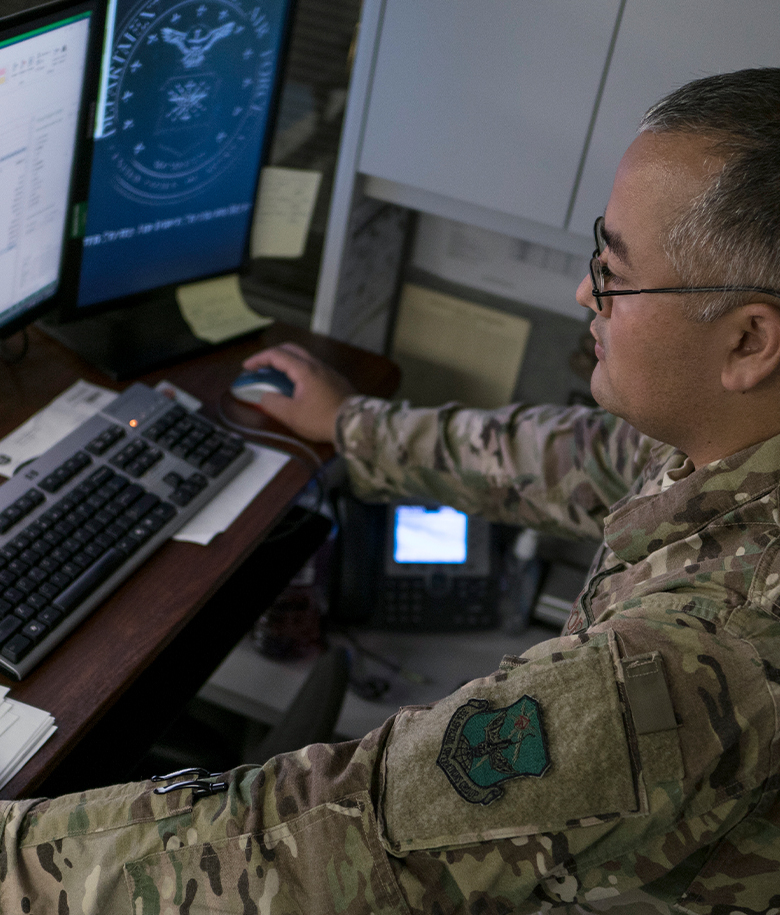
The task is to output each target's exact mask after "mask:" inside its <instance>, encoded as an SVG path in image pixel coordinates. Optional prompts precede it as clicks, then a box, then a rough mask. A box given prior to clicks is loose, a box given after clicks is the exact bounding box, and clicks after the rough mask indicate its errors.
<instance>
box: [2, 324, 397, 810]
mask: <svg viewBox="0 0 780 915" xmlns="http://www.w3.org/2000/svg"><path fill="white" fill-rule="evenodd" d="M30 337H31V339H30V349H29V352H28V354H27V356H26V357H25V358H24V359H23V360H22V361H21V362H20V363H18V364H17V365H9V366H5V365H0V436H3V435H6V434H7V433H8V432H10V431H11V430H12V429H14V428H16V427H17V426H18V425H20V424H21V423H22V422H24V421H25V420H26V419H28V418H29V417H30V416H31V415H32V414H33V413H34V412H36V411H37V410H39V409H41V408H42V407H43V406H45V405H46V404H47V403H48V402H49V401H50V400H52V399H53V398H54V397H56V396H57V395H58V394H59V393H61V392H62V391H63V390H64V389H65V388H66V387H68V386H69V385H70V384H72V383H73V382H74V381H76V380H77V379H79V378H84V379H86V380H87V381H91V382H94V383H96V384H101V385H104V386H107V387H122V386H117V385H114V384H112V383H111V382H110V381H108V380H107V379H106V377H105V376H104V375H102V374H100V373H99V372H97V371H96V370H95V369H92V368H91V367H90V366H89V365H87V364H86V363H85V362H83V361H82V360H81V359H79V358H78V357H77V356H75V355H74V354H73V353H71V352H69V351H68V350H66V349H65V348H64V347H62V346H61V345H60V344H59V343H56V342H55V341H53V340H52V339H51V338H49V337H47V336H46V335H44V334H43V333H41V332H40V331H39V330H37V329H31V333H30ZM284 340H295V341H297V342H299V343H301V344H302V345H304V346H307V347H308V348H309V349H311V350H312V351H314V352H316V353H317V354H318V355H320V356H321V357H322V358H324V359H326V360H327V361H328V362H330V363H331V364H332V365H334V366H336V367H337V368H338V369H339V370H340V371H342V372H343V373H344V374H345V375H346V376H347V377H349V378H350V380H351V381H352V382H353V384H354V385H355V386H356V387H357V388H358V389H359V390H361V391H363V392H366V393H372V394H377V395H380V396H386V395H389V394H391V393H392V392H393V391H394V389H395V387H396V386H397V383H398V378H399V375H398V370H397V368H396V367H395V366H394V365H393V363H391V362H390V361H389V360H387V359H385V358H383V357H380V356H376V355H374V354H371V353H367V352H365V351H362V350H358V349H355V348H354V347H350V346H347V345H346V344H340V343H338V342H336V341H333V340H329V339H328V338H325V337H321V336H317V335H314V334H311V333H308V332H307V331H303V330H300V329H298V328H293V327H290V326H286V325H282V324H275V325H273V326H272V327H270V328H268V329H267V330H265V331H263V332H262V333H260V334H258V335H257V336H256V337H254V338H252V339H251V340H249V341H242V342H241V343H238V344H235V345H232V346H229V347H227V348H224V349H220V350H218V351H215V352H213V353H210V354H208V355H206V356H200V357H198V358H196V359H193V360H190V361H189V362H184V363H181V364H179V365H176V366H173V367H170V368H168V369H163V370H160V371H157V372H154V373H152V374H150V375H147V376H144V377H143V378H141V379H139V380H141V381H144V382H146V383H147V384H149V385H155V384H156V383H157V382H158V381H160V380H162V379H167V380H169V381H171V382H173V383H175V384H176V385H178V386H179V387H181V388H182V389H183V390H185V391H188V392H189V393H191V394H193V395H194V396H196V397H197V398H198V399H199V400H201V401H202V402H203V404H204V408H203V412H204V413H205V414H206V415H208V416H210V417H211V418H216V416H217V405H218V403H219V399H220V397H221V396H222V395H223V394H224V392H225V391H226V389H227V387H228V385H229V384H230V382H231V381H232V379H233V378H234V377H235V376H236V375H237V374H238V372H239V370H240V366H241V362H242V361H243V359H245V358H246V357H247V356H249V355H251V354H252V353H254V352H256V351H257V350H258V349H261V348H263V347H265V346H270V345H273V344H276V343H280V342H282V341H284ZM264 422H267V428H268V429H269V430H270V431H279V429H280V427H279V426H277V425H276V424H275V423H273V422H272V421H271V420H264ZM282 431H283V430H282ZM318 451H319V453H320V454H321V456H322V457H323V458H327V457H328V456H329V455H330V454H332V449H329V448H326V447H319V448H318ZM310 476H311V474H310V470H309V469H308V468H307V467H306V465H305V464H304V463H302V462H300V461H290V462H288V463H287V465H286V466H285V467H284V468H283V469H282V471H281V472H280V473H279V474H278V475H277V476H276V477H275V478H274V479H273V480H272V481H271V482H270V483H269V484H268V486H267V487H266V488H265V489H264V490H263V491H262V492H261V493H260V495H259V496H258V497H257V498H256V499H255V500H254V501H253V502H252V504H251V505H250V506H249V507H248V508H247V509H246V510H245V511H244V512H243V513H242V514H241V516H240V517H239V518H238V519H237V520H236V521H235V522H234V523H233V524H232V525H231V527H230V528H229V529H228V530H227V531H225V532H224V533H222V534H220V535H219V536H218V537H217V538H215V540H214V541H213V542H212V543H211V544H209V545H208V546H207V547H202V546H198V545H195V544H190V543H179V542H174V541H169V542H168V543H167V544H166V545H165V546H164V547H163V548H162V549H160V550H159V551H158V552H157V553H155V554H154V555H153V556H152V557H151V559H150V560H149V561H148V562H147V563H146V564H145V565H144V566H143V567H142V568H141V569H139V570H138V571H136V572H135V573H134V574H133V575H132V576H131V577H130V578H129V579H128V580H127V581H126V582H125V583H124V584H123V585H122V586H121V587H120V588H119V589H118V590H117V591H116V592H114V594H113V595H112V596H111V597H110V598H109V599H108V600H107V601H106V602H105V603H104V604H103V605H102V606H101V607H99V608H98V609H97V610H96V611H95V613H94V614H92V616H91V617H89V618H88V619H87V620H86V621H85V622H84V623H83V624H82V625H81V626H79V627H78V629H76V630H75V631H74V632H73V633H72V634H71V635H70V636H69V637H68V638H67V639H65V641H64V642H62V643H61V644H60V645H59V646H58V647H57V648H56V649H55V650H54V651H53V652H52V653H51V654H50V655H49V656H48V657H47V658H46V659H45V660H44V662H43V663H42V664H41V665H40V666H39V667H38V668H37V669H36V670H34V671H33V672H32V673H31V674H30V675H29V676H28V677H27V678H25V680H23V681H22V682H21V683H12V682H11V681H8V680H6V679H5V678H4V677H3V676H2V675H0V683H3V684H5V685H10V686H11V688H12V692H11V695H12V696H13V698H15V699H18V700H20V701H22V702H27V703H29V704H30V705H34V706H37V707H39V708H43V709H45V710H46V711H48V712H50V713H51V714H53V715H54V717H55V719H56V723H57V726H58V730H57V733H56V734H55V735H54V736H53V737H52V738H51V739H50V740H49V741H48V742H47V743H46V744H45V745H44V747H43V748H42V749H41V750H40V751H39V752H38V753H37V754H36V755H35V756H34V757H33V759H32V760H30V762H29V763H28V764H27V765H26V766H25V767H24V768H23V769H22V770H21V771H20V772H19V773H18V774H17V775H16V776H15V777H14V779H13V780H12V781H11V782H9V784H8V785H6V787H5V788H4V789H3V790H2V796H3V797H4V798H10V797H30V796H38V795H43V794H47V795H50V794H55V793H61V792H62V791H72V790H81V789H82V788H86V787H90V786H92V785H97V784H107V783H111V782H115V781H117V780H122V779H124V778H126V777H127V776H126V775H125V773H126V772H129V771H131V769H132V764H133V762H134V761H135V760H136V759H137V758H138V757H140V755H141V753H142V752H143V750H144V749H145V748H146V746H147V745H148V743H149V742H151V740H152V739H154V737H155V736H157V734H158V733H159V731H160V730H161V729H162V727H163V726H164V725H165V724H166V723H167V722H168V720H169V719H170V717H171V715H172V714H173V713H175V711H176V710H177V709H178V708H180V707H181V705H183V703H184V702H186V701H187V699H188V698H189V697H190V696H192V695H194V693H195V692H196V691H197V689H198V687H199V686H200V685H201V684H202V682H203V681H204V680H205V679H206V677H207V676H208V675H209V674H210V673H211V671H212V670H213V669H214V668H215V667H216V666H217V665H218V664H219V662H220V661H221V660H222V658H223V657H224V656H225V655H226V654H227V652H228V651H229V650H230V648H231V647H232V646H233V645H234V644H235V643H236V642H237V641H238V640H239V639H240V638H241V636H242V635H243V634H244V632H246V631H247V629H248V628H249V627H250V626H251V625H252V623H253V622H254V621H255V620H256V619H257V617H258V616H259V615H260V613H261V612H262V610H263V608H264V606H266V605H267V603H268V601H270V600H271V599H273V597H274V596H275V595H276V594H277V593H278V592H279V591H280V590H281V589H282V588H283V587H284V585H285V584H286V582H287V581H288V580H289V577H290V575H292V574H293V573H294V572H295V571H296V569H297V568H298V567H299V565H300V564H302V562H303V561H305V559H306V558H307V556H308V555H309V553H310V552H311V551H312V550H313V549H314V548H316V546H317V545H318V543H319V542H320V541H321V539H322V536H323V530H322V527H321V526H320V527H319V529H317V524H316V522H315V523H314V527H312V526H311V525H308V524H304V525H303V526H302V527H301V528H300V529H299V530H298V531H297V532H296V535H295V536H294V537H293V538H292V539H289V540H285V541H276V542H274V543H273V544H270V543H269V544H263V540H264V538H265V536H266V535H267V534H268V532H269V530H271V528H272V527H273V526H274V525H275V524H276V523H277V522H278V521H279V520H280V519H281V518H282V517H283V516H284V515H285V513H286V512H287V511H288V509H289V507H290V504H291V502H293V500H294V499H295V498H296V496H297V495H298V494H299V492H300V491H301V490H302V489H303V488H304V487H305V486H306V485H307V483H308V482H309V480H310Z"/></svg>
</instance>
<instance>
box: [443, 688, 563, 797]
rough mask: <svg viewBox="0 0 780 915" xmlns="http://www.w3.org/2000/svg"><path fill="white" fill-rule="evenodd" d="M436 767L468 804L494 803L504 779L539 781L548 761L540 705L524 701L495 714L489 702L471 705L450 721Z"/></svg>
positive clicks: (478, 700)
mask: <svg viewBox="0 0 780 915" xmlns="http://www.w3.org/2000/svg"><path fill="white" fill-rule="evenodd" d="M437 763H438V765H439V767H440V768H441V769H442V770H443V772H444V774H445V775H446V776H447V778H448V779H449V781H450V784H451V785H452V787H453V788H454V789H455V790H456V791H457V792H458V794H459V795H460V796H461V797H462V798H464V799H465V800H467V801H469V803H471V804H483V805H487V804H492V803H493V801H496V800H498V799H499V798H500V797H501V796H502V795H503V794H504V789H503V788H502V787H500V785H499V783H500V782H503V781H505V780H506V779H508V778H519V777H520V776H533V777H536V778H539V777H541V776H542V775H544V774H545V772H546V771H547V770H548V769H549V767H550V757H549V754H548V752H547V738H546V736H545V733H544V728H543V727H542V713H541V709H540V708H539V703H538V702H537V701H536V699H533V698H532V697H531V696H523V697H522V698H521V699H518V700H517V702H515V703H513V704H512V705H509V706H507V707H506V708H499V709H494V708H491V707H490V702H488V700H487V699H470V700H469V701H468V702H467V703H466V704H465V705H461V707H460V708H459V709H458V710H457V711H456V712H455V714H454V715H453V716H452V718H451V719H450V722H449V724H448V725H447V730H446V731H445V732H444V741H443V742H442V746H441V752H440V753H439V758H438V759H437Z"/></svg>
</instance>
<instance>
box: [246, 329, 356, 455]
mask: <svg viewBox="0 0 780 915" xmlns="http://www.w3.org/2000/svg"><path fill="white" fill-rule="evenodd" d="M263 365H270V366H273V368H275V369H279V370H280V371H282V372H284V373H285V374H286V375H287V377H288V378H289V379H290V381H292V383H293V384H294V385H295V391H294V393H293V396H292V397H285V396H284V395H283V394H277V393H275V392H271V391H269V392H268V393H264V394H263V402H262V409H263V410H264V411H265V412H266V413H268V415H269V416H273V418H274V419H278V420H279V422H282V423H284V424H285V426H288V427H289V428H290V429H292V430H293V432H295V433H297V434H298V435H300V436H302V437H303V438H307V439H309V440H310V441H314V442H333V441H334V439H335V435H336V415H337V413H338V411H339V408H340V407H341V405H342V403H343V402H344V401H345V400H346V399H347V398H348V397H351V396H352V395H353V394H355V393H357V392H356V391H355V389H354V388H353V387H352V385H351V384H350V383H349V382H348V381H347V379H346V378H344V377H343V376H342V375H340V374H339V373H338V372H337V371H335V369H332V368H330V366H328V365H326V364H325V363H324V362H321V361H320V360H319V359H317V358H316V357H314V356H312V355H311V354H310V353H308V352H307V351H306V350H305V349H303V347H301V346H297V345H296V344H295V343H283V344H281V346H275V347H272V348H271V349H266V350H262V352H259V353H255V355H254V356H250V357H249V359H247V360H246V362H245V363H244V368H245V369H257V368H260V366H263Z"/></svg>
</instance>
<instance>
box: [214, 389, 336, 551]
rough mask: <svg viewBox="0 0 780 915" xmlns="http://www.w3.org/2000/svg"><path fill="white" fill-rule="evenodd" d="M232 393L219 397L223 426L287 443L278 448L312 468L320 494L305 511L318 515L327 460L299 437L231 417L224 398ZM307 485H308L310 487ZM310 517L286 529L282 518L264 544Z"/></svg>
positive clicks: (287, 533)
mask: <svg viewBox="0 0 780 915" xmlns="http://www.w3.org/2000/svg"><path fill="white" fill-rule="evenodd" d="M229 396H230V395H229V394H228V393H227V392H225V393H223V394H222V396H221V397H220V399H219V403H218V404H217V412H218V414H219V420H220V422H221V423H222V425H223V426H225V427H226V428H228V429H231V430H232V431H233V432H238V433H239V434H240V435H243V436H246V437H247V438H251V439H254V440H255V441H256V442H257V444H260V445H262V444H265V443H274V444H277V445H285V446H287V447H286V448H277V450H282V451H285V452H286V453H287V454H288V455H289V456H290V457H291V458H294V459H295V460H297V461H300V462H301V463H302V464H304V466H306V468H307V469H308V470H309V471H312V478H311V483H313V484H314V486H315V488H316V490H317V495H316V498H315V501H314V507H313V508H307V509H306V510H307V511H308V512H309V514H310V515H316V514H319V512H320V508H322V505H323V504H324V503H325V501H326V498H327V496H326V493H325V486H324V485H323V482H322V470H323V469H324V466H325V465H324V463H323V461H322V459H321V458H320V456H319V455H318V454H317V452H316V451H315V450H314V449H313V448H310V447H309V446H308V445H305V444H304V443H303V442H301V441H299V440H298V439H297V438H293V437H292V436H291V435H283V434H282V433H280V432H268V431H266V430H264V429H255V428H253V427H252V426H245V425H243V424H242V423H237V422H235V420H232V419H230V418H229V417H228V416H227V414H226V413H225V410H224V408H223V402H224V399H225V397H229ZM289 448H294V449H295V448H297V449H298V450H299V451H301V452H302V454H295V453H293V452H291V451H289V450H288V449H289ZM307 488H308V487H307ZM307 520H308V517H307V516H306V515H304V516H303V517H301V519H300V520H298V521H296V522H295V523H293V524H290V525H288V526H287V527H286V528H285V526H284V520H282V521H281V522H280V523H279V525H277V527H280V528H281V530H280V531H279V533H276V534H271V535H269V536H268V537H266V538H265V540H264V541H263V542H264V543H275V542H276V541H278V540H283V539H284V538H285V537H289V536H290V535H291V534H294V533H295V531H297V530H298V529H299V528H301V527H302V526H303V525H304V524H305V523H306V521H307Z"/></svg>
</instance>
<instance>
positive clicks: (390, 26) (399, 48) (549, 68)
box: [359, 0, 619, 228]
mask: <svg viewBox="0 0 780 915" xmlns="http://www.w3.org/2000/svg"><path fill="white" fill-rule="evenodd" d="M618 7H619V0H544V2H536V3H529V2H518V0H480V2H474V0H411V2H410V0H387V2H386V4H385V8H384V15H383V20H382V22H381V26H380V30H379V40H378V49H377V57H376V66H375V70H374V76H373V82H372V84H371V87H370V90H369V103H368V112H367V119H366V126H365V134H364V139H363V144H362V149H361V152H360V156H359V171H361V172H363V173H364V174H368V175H371V176H375V177H379V178H383V179H387V180H389V181H392V182H396V183H399V184H402V185H406V186H408V187H411V188H418V189H421V190H424V191H428V192H433V193H435V194H439V195H443V196H445V197H448V198H451V199H453V200H455V201H462V202H466V203H468V204H476V205H478V206H481V207H486V208H488V209H490V210H493V211H495V212H498V213H503V214H509V215H510V216H518V217H521V218H524V219H531V220H535V221H537V222H542V223H545V224H547V225H551V226H555V227H557V228H563V226H564V222H565V218H566V213H567V209H568V207H569V203H570V199H571V196H572V192H573V188H574V184H575V176H576V173H577V169H578V166H579V163H580V159H581V156H582V153H583V149H584V146H585V140H586V135H587V131H588V125H589V123H590V119H591V116H592V114H593V110H594V104H595V100H596V97H597V93H598V87H599V83H600V80H601V77H602V73H603V70H604V65H605V61H606V59H607V51H608V47H609V44H610V40H611V37H612V32H613V28H614V24H615V21H616V17H617V11H618Z"/></svg>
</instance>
